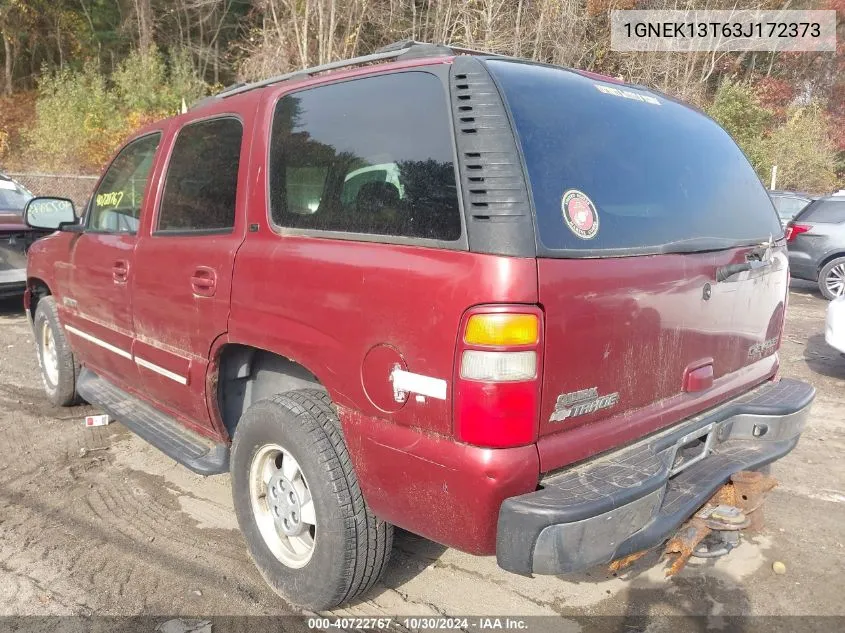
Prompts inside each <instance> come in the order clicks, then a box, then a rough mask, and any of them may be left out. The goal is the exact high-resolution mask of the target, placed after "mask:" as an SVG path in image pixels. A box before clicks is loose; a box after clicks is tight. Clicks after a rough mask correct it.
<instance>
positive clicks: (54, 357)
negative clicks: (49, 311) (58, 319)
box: [41, 321, 59, 385]
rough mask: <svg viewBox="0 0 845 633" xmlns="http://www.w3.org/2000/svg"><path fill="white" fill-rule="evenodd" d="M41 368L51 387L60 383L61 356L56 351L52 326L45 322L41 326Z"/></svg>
mask: <svg viewBox="0 0 845 633" xmlns="http://www.w3.org/2000/svg"><path fill="white" fill-rule="evenodd" d="M41 366H42V367H43V368H44V375H45V376H46V378H47V381H48V382H49V383H50V384H51V385H56V384H58V382H59V354H58V351H57V350H56V339H55V337H54V336H53V330H52V328H51V327H50V325H49V324H48V323H47V322H46V321H44V323H43V325H42V326H41Z"/></svg>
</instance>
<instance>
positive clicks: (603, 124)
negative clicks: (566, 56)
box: [487, 60, 782, 256]
mask: <svg viewBox="0 0 845 633" xmlns="http://www.w3.org/2000/svg"><path fill="white" fill-rule="evenodd" d="M487 64H488V67H489V68H490V70H491V71H492V73H493V75H494V76H495V77H496V79H497V80H498V82H499V84H500V86H501V88H502V91H503V93H504V95H505V98H506V100H507V102H508V105H509V106H510V110H511V113H512V116H513V120H514V123H515V127H516V131H517V134H518V136H519V142H520V144H521V146H522V151H523V154H524V157H525V163H526V166H527V170H528V176H529V180H530V184H531V190H532V195H533V199H534V205H535V209H536V214H537V222H536V224H537V231H538V237H539V241H540V242H541V244H542V245H543V246H545V247H546V248H547V249H559V250H562V251H566V252H565V253H561V254H562V255H563V256H568V255H570V254H571V255H572V256H596V255H602V254H611V252H613V253H614V254H619V255H624V254H641V253H645V252H661V251H662V250H670V249H667V248H666V247H667V245H671V244H686V245H687V246H689V245H691V244H694V243H696V242H698V243H701V244H702V246H703V247H705V248H706V246H705V242H706V243H709V244H722V245H724V247H728V246H730V245H733V244H736V243H739V242H751V241H754V240H762V239H768V238H769V237H770V236H779V235H781V233H782V230H781V227H780V222H779V221H778V218H777V215H776V214H775V212H774V208H773V206H772V203H771V201H770V200H769V196H768V194H767V192H766V190H765V189H764V188H763V186H762V184H761V183H760V180H759V178H758V177H757V175H756V174H755V173H754V170H753V169H752V168H751V165H750V164H749V163H748V161H747V160H746V158H745V156H744V155H743V154H742V152H741V151H740V149H739V148H738V147H737V146H736V144H735V143H734V142H733V141H732V140H731V138H730V137H729V136H728V134H727V133H726V132H725V131H724V130H722V129H721V128H720V127H719V126H718V125H717V124H716V123H714V122H713V121H711V120H710V119H708V118H707V117H706V116H704V115H702V114H699V113H698V112H695V111H694V110H692V109H690V108H688V107H685V106H682V105H680V104H678V103H675V102H674V101H671V100H669V99H667V98H664V97H662V96H655V95H653V94H651V93H649V92H647V91H644V90H637V89H634V88H631V87H629V86H621V85H614V84H611V83H604V82H601V81H597V80H595V79H592V78H587V77H585V76H583V75H579V74H578V73H576V72H573V71H567V70H563V69H559V68H550V67H545V66H540V65H532V64H522V63H517V62H509V61H504V60H498V61H497V60H489V61H488V62H487ZM573 191H575V192H576V193H572V192H573ZM578 192H580V193H578ZM590 203H592V208H593V209H594V211H592V212H591V204H590ZM565 208H566V209H568V210H569V211H570V212H574V213H571V215H570V217H569V218H566V217H565V216H564V209H565ZM573 218H575V221H573ZM596 251H600V252H596Z"/></svg>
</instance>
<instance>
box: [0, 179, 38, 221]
mask: <svg viewBox="0 0 845 633" xmlns="http://www.w3.org/2000/svg"><path fill="white" fill-rule="evenodd" d="M33 197H34V196H33V195H32V194H31V193H30V192H29V191H27V190H26V189H24V188H23V187H21V186H20V185H19V184H18V183H16V182H15V181H14V180H11V179H9V178H6V177H5V176H0V211H14V212H16V213H23V208H24V207H25V206H26V203H27V202H29V201H30V199H32V198H33Z"/></svg>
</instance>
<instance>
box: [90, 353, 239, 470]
mask: <svg viewBox="0 0 845 633" xmlns="http://www.w3.org/2000/svg"><path fill="white" fill-rule="evenodd" d="M76 389H77V391H78V392H79V395H80V396H82V397H83V398H85V400H87V401H88V402H90V403H91V404H93V405H96V406H98V407H100V408H101V409H103V410H104V411H105V412H106V413H108V414H109V415H110V416H111V417H113V418H114V419H116V420H118V421H120V422H121V423H122V424H123V425H124V426H126V427H127V428H128V429H129V430H130V431H132V432H133V433H135V434H136V435H138V436H140V437H141V438H142V439H144V440H146V441H147V442H149V443H150V444H152V445H153V446H155V447H156V448H157V449H159V450H160V451H161V452H162V453H164V454H165V455H167V456H169V457H172V458H173V459H175V460H176V461H177V462H179V463H180V464H182V465H183V466H186V467H187V468H189V469H191V470H192V471H194V472H195V473H198V474H200V475H216V474H219V473H225V472H229V447H228V446H227V445H225V444H218V443H216V442H214V441H212V440H210V439H208V438H205V437H203V436H201V435H199V434H197V433H194V432H193V431H190V430H188V429H186V428H185V427H184V426H183V425H182V424H180V423H179V422H178V421H177V420H175V419H173V418H171V417H169V416H167V415H165V414H163V413H161V412H160V411H158V410H157V409H155V408H154V407H152V406H150V405H149V404H147V403H145V402H144V401H142V400H140V399H138V398H136V397H135V396H133V395H131V394H129V393H127V392H125V391H123V390H122V389H120V388H118V387H115V386H114V385H113V384H112V383H110V382H109V381H108V380H106V379H105V378H100V377H99V376H98V375H97V374H95V373H94V372H92V371H91V370H89V369H83V370H82V373H81V374H80V375H79V378H78V380H77V385H76Z"/></svg>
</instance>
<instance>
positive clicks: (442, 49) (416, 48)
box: [191, 39, 496, 109]
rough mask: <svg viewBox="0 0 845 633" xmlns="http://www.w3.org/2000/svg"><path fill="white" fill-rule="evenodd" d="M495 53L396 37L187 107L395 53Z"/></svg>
mask: <svg viewBox="0 0 845 633" xmlns="http://www.w3.org/2000/svg"><path fill="white" fill-rule="evenodd" d="M456 54H457V55H496V54H495V53H488V52H485V51H476V50H473V49H469V48H462V47H460V46H452V45H451V44H431V43H429V42H417V41H414V40H410V39H407V40H400V41H398V42H394V43H392V44H388V45H387V46H382V47H381V48H379V49H378V50H376V52H374V53H372V54H370V55H362V56H360V57H353V58H351V59H341V60H338V61H334V62H329V63H328V64H321V65H319V66H312V67H311V68H304V69H302V70H294V71H291V72H289V73H285V74H283V75H277V76H275V77H270V78H269V79H262V80H260V81H255V82H252V83H239V84H235V85H233V86H230V87H228V88H225V89H224V90H223V91H222V92H218V93H217V94H216V95H213V96H211V97H206V98H205V99H201V100H199V101H197V102H196V103H195V104H194V105H193V106H191V109H194V108H197V107H199V106H201V105H204V104H206V103H208V102H210V101H213V100H217V99H223V98H226V97H232V96H234V95H237V94H241V93H243V92H248V91H250V90H255V89H257V88H264V87H266V86H272V85H273V84H277V83H281V82H283V81H287V80H289V79H296V78H302V79H304V78H306V77H310V76H311V75H316V74H317V73H322V72H326V71H329V70H338V69H340V68H346V67H348V66H357V65H359V64H368V63H370V62H377V61H381V60H384V59H395V58H397V57H402V56H408V57H441V56H446V55H456Z"/></svg>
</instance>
